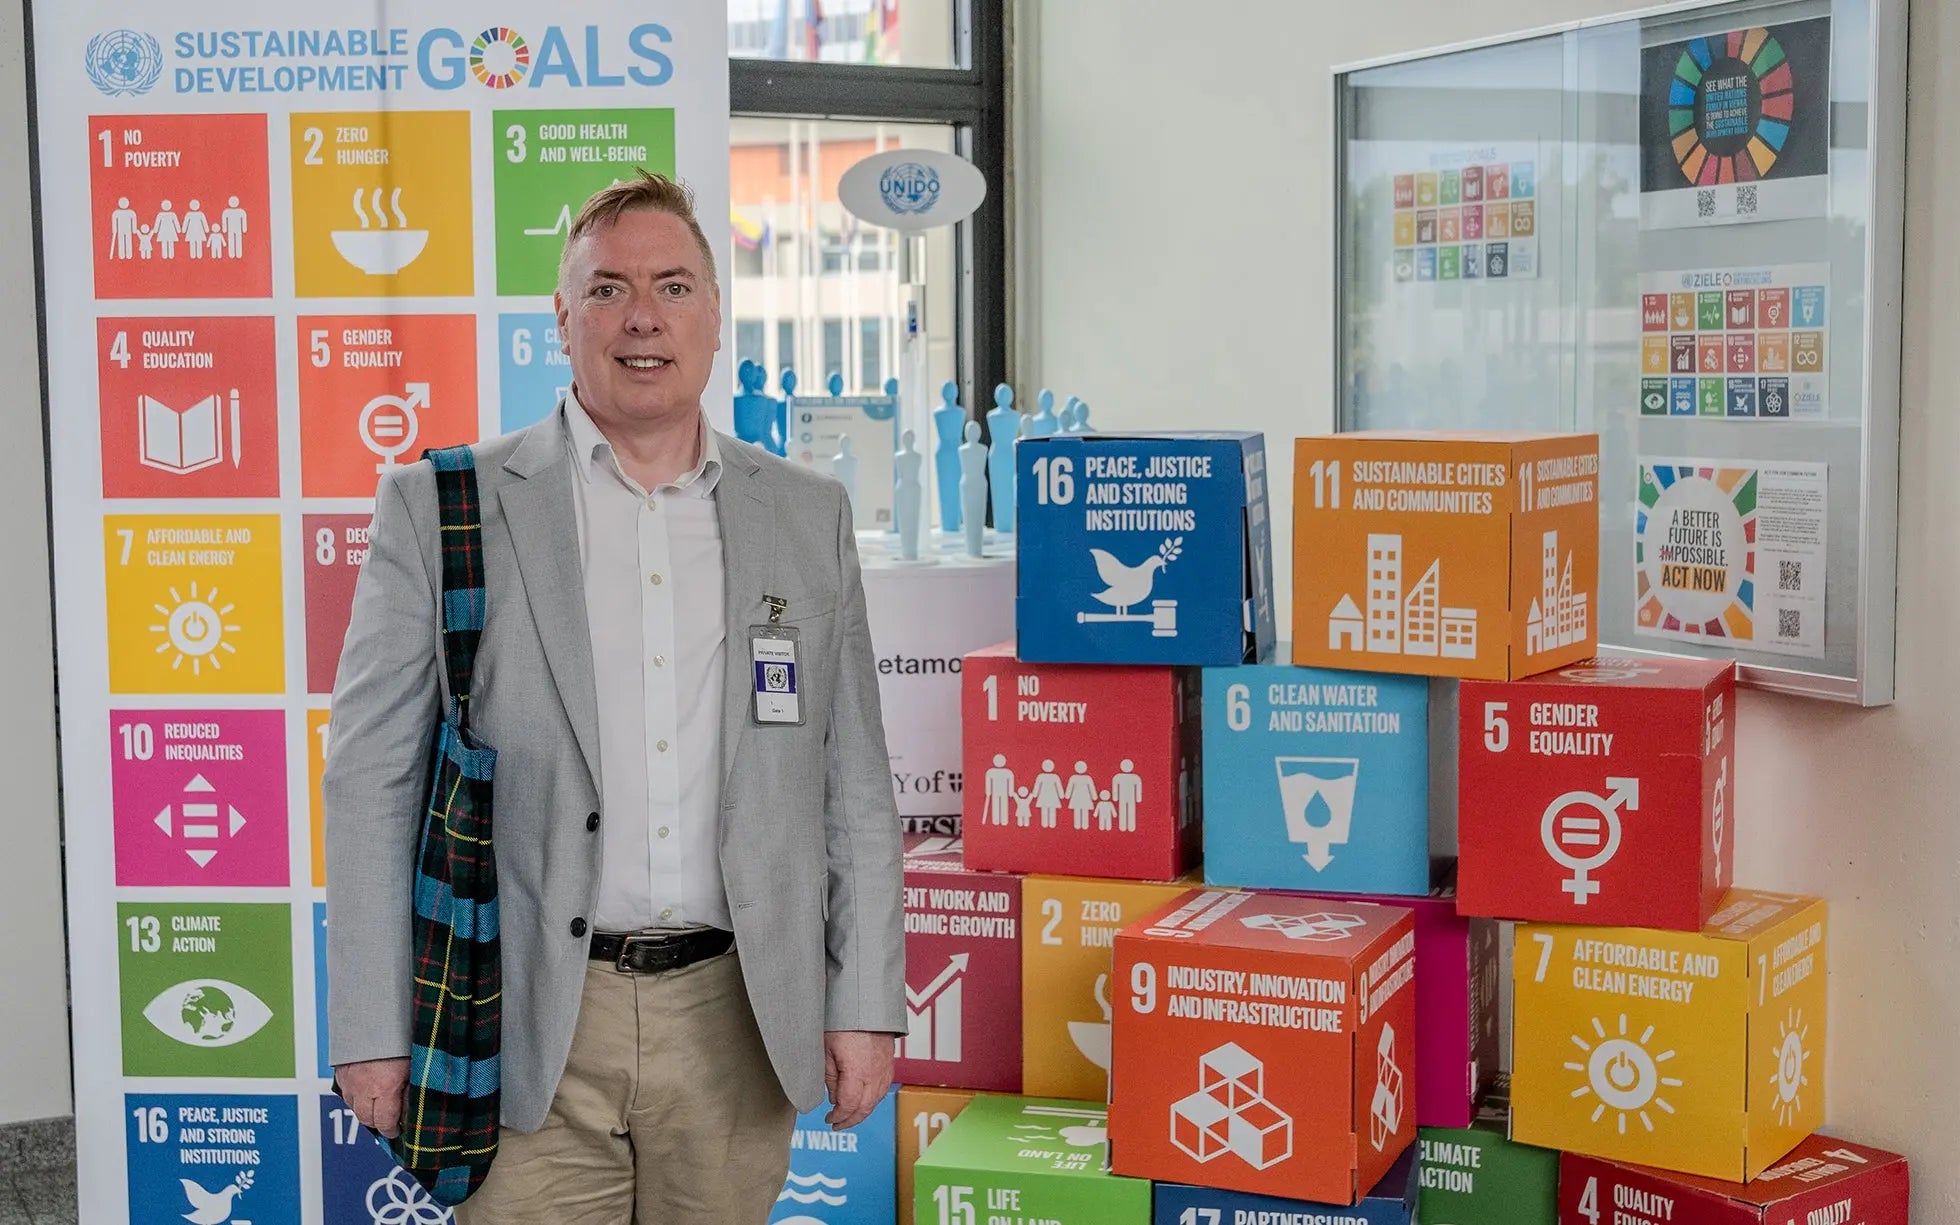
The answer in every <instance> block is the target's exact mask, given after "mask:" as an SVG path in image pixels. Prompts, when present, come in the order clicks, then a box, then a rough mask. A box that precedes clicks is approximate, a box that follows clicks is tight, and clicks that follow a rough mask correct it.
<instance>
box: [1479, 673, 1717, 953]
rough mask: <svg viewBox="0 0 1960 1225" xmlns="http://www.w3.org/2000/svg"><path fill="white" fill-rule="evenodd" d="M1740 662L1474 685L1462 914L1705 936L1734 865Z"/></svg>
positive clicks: (1558, 674) (1580, 674)
mask: <svg viewBox="0 0 1960 1225" xmlns="http://www.w3.org/2000/svg"><path fill="white" fill-rule="evenodd" d="M1734 709H1735V665H1734V664H1733V663H1730V662H1727V661H1716V660H1710V659H1659V658H1655V659H1631V658H1627V659H1589V660H1585V661H1583V662H1581V663H1578V664H1574V665H1572V666H1570V667H1566V668H1560V669H1558V670H1557V671H1555V672H1547V673H1544V674H1543V675H1540V676H1533V677H1529V678H1527V679H1525V680H1521V681H1508V682H1491V681H1465V682H1463V685H1462V688H1461V690H1460V706H1459V711H1458V715H1459V718H1460V720H1461V723H1460V727H1459V733H1458V736H1457V746H1458V747H1457V753H1458V779H1459V787H1458V794H1457V842H1458V846H1459V852H1458V854H1459V856H1460V861H1459V866H1458V872H1457V905H1458V908H1459V909H1461V910H1462V911H1464V913H1466V914H1475V915H1488V916H1490V917H1493V918H1500V919H1533V920H1540V921H1546V922H1554V923H1585V924H1598V925H1602V926H1604V925H1614V926H1627V927H1660V928H1667V929H1670V930H1673V931H1699V930H1701V926H1702V924H1703V923H1706V922H1707V921H1708V917H1709V916H1710V915H1712V914H1714V913H1715V907H1716V905H1717V904H1718V903H1719V902H1720V901H1721V897H1722V892H1723V890H1725V889H1727V888H1728V887H1729V878H1730V875H1731V873H1732V872H1733V870H1734V866H1735V846H1734V843H1735V838H1734V834H1733V832H1732V830H1731V827H1730V823H1729V819H1728V814H1729V813H1731V812H1733V811H1734V810H1735V737H1734V735H1733V734H1732V732H1731V729H1730V724H1729V717H1728V712H1730V711H1732V710H1734Z"/></svg>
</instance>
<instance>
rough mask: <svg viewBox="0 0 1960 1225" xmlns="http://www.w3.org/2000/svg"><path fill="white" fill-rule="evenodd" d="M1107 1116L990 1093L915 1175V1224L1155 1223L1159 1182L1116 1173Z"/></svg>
mask: <svg viewBox="0 0 1960 1225" xmlns="http://www.w3.org/2000/svg"><path fill="white" fill-rule="evenodd" d="M1106 1118H1107V1116H1106V1113H1105V1112H1104V1110H1103V1108H1102V1107H1100V1106H1092V1105H1090V1104H1089V1103H1088V1102H1064V1101H1057V1100H1053V1099H1049V1098H1023V1097H998V1096H994V1095H992V1094H981V1095H980V1096H979V1097H976V1098H974V1099H973V1101H972V1102H971V1103H970V1104H968V1106H967V1108H966V1109H965V1110H963V1111H961V1112H960V1115H959V1117H958V1118H956V1119H954V1120H953V1121H952V1122H951V1123H950V1124H948V1125H947V1127H946V1130H945V1131H944V1132H942V1133H941V1134H940V1136H939V1138H938V1139H937V1140H934V1141H933V1142H932V1146H931V1147H930V1148H928V1149H926V1151H925V1154H924V1155H923V1156H922V1157H920V1158H919V1164H918V1165H917V1166H915V1167H914V1168H913V1175H912V1177H913V1191H912V1196H913V1219H914V1220H916V1221H921V1222H926V1221H930V1222H937V1223H938V1225H975V1223H978V1222H992V1221H1010V1222H1015V1223H1016V1225H1035V1223H1036V1222H1040V1225H1148V1223H1149V1221H1150V1184H1149V1183H1148V1182H1145V1181H1143V1180H1141V1179H1135V1178H1118V1177H1116V1176H1114V1175H1112V1174H1110V1173H1108V1172H1107V1166H1108V1152H1109V1129H1108V1126H1107V1123H1106Z"/></svg>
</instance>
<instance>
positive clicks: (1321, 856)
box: [1273, 757, 1361, 872]
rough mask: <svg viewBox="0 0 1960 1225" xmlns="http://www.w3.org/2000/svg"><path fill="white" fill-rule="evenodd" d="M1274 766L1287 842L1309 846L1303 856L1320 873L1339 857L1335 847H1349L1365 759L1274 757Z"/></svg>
mask: <svg viewBox="0 0 1960 1225" xmlns="http://www.w3.org/2000/svg"><path fill="white" fill-rule="evenodd" d="M1273 769H1274V770H1275V771H1276V772H1277V773H1278V775H1279V798H1280V806H1281V807H1282V809H1283V810H1284V811H1285V814H1286V838H1287V841H1289V842H1297V843H1300V844H1302V845H1304V846H1305V847H1306V848H1307V850H1306V853H1305V854H1304V855H1302V856H1301V858H1302V859H1305V860H1306V861H1307V863H1308V865H1309V866H1311V867H1312V868H1313V869H1314V871H1316V872H1318V871H1320V870H1322V869H1324V868H1325V867H1327V865H1328V864H1330V863H1332V862H1333V861H1334V853H1333V848H1334V847H1337V846H1346V845H1347V840H1348V832H1349V830H1350V828H1351V827H1352V826H1353V824H1354V790H1355V784H1356V783H1357V782H1359V781H1360V777H1361V759H1360V758H1358V757H1275V758H1273Z"/></svg>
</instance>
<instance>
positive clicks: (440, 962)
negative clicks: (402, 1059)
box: [388, 447, 503, 1206]
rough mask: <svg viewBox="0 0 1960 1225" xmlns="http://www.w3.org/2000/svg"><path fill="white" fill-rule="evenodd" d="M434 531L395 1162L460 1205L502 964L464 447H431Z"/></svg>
mask: <svg viewBox="0 0 1960 1225" xmlns="http://www.w3.org/2000/svg"><path fill="white" fill-rule="evenodd" d="M427 458H428V460H429V462H430V463H431V465H433V466H434V468H435V471H436V492H437V496H438V502H439V506H440V522H441V528H442V656H443V668H444V670H445V671H446V672H447V674H448V677H449V692H450V695H451V697H450V702H449V709H448V711H447V716H446V717H445V718H444V719H443V721H442V724H441V726H440V727H439V728H437V730H436V737H435V748H434V754H433V761H432V763H431V775H432V783H431V785H430V788H429V804H428V811H427V812H426V813H424V814H423V818H422V836H421V843H420V847H419V849H418V850H417V852H416V864H415V907H414V914H413V918H412V921H411V926H412V928H413V937H414V946H413V947H414V950H415V961H414V968H415V990H414V1028H413V1030H412V1031H411V1033H412V1045H413V1050H412V1052H411V1055H410V1060H409V1072H408V1102H407V1107H406V1109H405V1110H404V1111H403V1115H402V1129H401V1134H400V1135H398V1136H396V1137H395V1138H394V1139H393V1140H390V1141H389V1142H388V1148H389V1151H390V1153H391V1155H392V1156H393V1157H394V1159H395V1160H396V1161H397V1162H399V1163H400V1164H401V1166H402V1168H403V1169H404V1170H407V1171H408V1172H409V1173H410V1174H411V1175H413V1176H414V1178H415V1180H416V1181H417V1182H418V1183H420V1184H421V1185H422V1186H423V1187H424V1188H426V1189H427V1190H428V1192H429V1194H430V1195H431V1196H432V1197H433V1198H434V1199H435V1200H436V1201H437V1202H438V1203H441V1204H444V1205H451V1206H453V1205H455V1204H459V1203H462V1202H463V1201H464V1200H465V1199H467V1198H468V1197H469V1196H470V1194H471V1193H472V1192H474V1191H475V1190H476V1189H477V1187H478V1186H480V1185H481V1184H482V1182H483V1178H484V1175H486V1174H488V1173H489V1171H490V1162H491V1159H492V1158H494V1157H495V1156H496V1154H497V1103H498V1097H499V1091H500V1085H501V1081H500V1078H499V1074H498V1052H499V1049H500V1047H501V1043H502V1031H503V1026H502V1018H503V1011H502V1010H503V970H502V964H501V959H500V956H499V952H498V942H497V858H496V852H495V849H494V843H493V842H492V838H491V821H490V816H491V802H490V798H491V778H492V776H493V775H494V773H495V771H496V765H497V751H496V750H495V749H493V748H490V747H489V746H487V745H485V744H484V743H483V742H482V741H480V740H479V739H478V738H477V737H476V735H475V734H474V733H473V732H471V731H470V681H471V678H472V677H473V676H474V674H475V669H476V649H477V644H478V642H479V641H480V640H481V639H482V637H483V617H484V611H485V601H484V597H485V591H484V583H483V525H482V523H481V521H480V505H479V503H478V501H477V490H476V459H475V456H474V454H473V453H472V452H471V450H470V448H468V447H450V448H447V449H444V450H431V451H429V452H427Z"/></svg>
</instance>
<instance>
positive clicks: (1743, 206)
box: [1735, 183, 1756, 216]
mask: <svg viewBox="0 0 1960 1225" xmlns="http://www.w3.org/2000/svg"><path fill="white" fill-rule="evenodd" d="M1735 211H1736V215H1737V216H1741V215H1743V214H1744V213H1747V214H1750V215H1751V216H1753V215H1754V214H1755V212H1756V185H1755V184H1754V183H1750V184H1748V185H1747V186H1744V187H1738V188H1736V189H1735Z"/></svg>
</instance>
